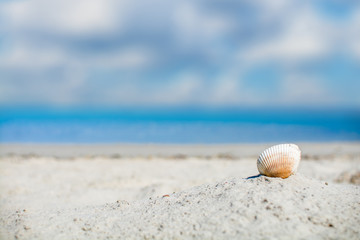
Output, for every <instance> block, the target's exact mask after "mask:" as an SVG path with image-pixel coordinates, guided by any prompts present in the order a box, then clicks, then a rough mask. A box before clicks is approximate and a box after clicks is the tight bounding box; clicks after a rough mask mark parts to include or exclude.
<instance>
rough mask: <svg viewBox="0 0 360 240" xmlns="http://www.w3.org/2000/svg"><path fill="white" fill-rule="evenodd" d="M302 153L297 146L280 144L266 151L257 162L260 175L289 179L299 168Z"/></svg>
mask: <svg viewBox="0 0 360 240" xmlns="http://www.w3.org/2000/svg"><path fill="white" fill-rule="evenodd" d="M300 159H301V151H300V149H299V147H298V146H297V145H295V144H279V145H275V146H272V147H270V148H268V149H266V150H265V151H264V152H263V153H262V154H260V156H259V158H258V160H257V168H258V170H259V172H260V174H262V175H265V176H268V177H281V178H287V177H289V176H290V175H291V174H294V173H295V172H296V170H297V168H298V166H299V163H300Z"/></svg>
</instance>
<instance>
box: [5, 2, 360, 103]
mask: <svg viewBox="0 0 360 240" xmlns="http://www.w3.org/2000/svg"><path fill="white" fill-rule="evenodd" d="M359 90H360V1H358V0H354V1H351V0H349V1H346V0H311V1H310V0H309V1H307V0H299V1H288V0H277V1H274V0H265V1H260V0H243V1H237V0H236V1H235V0H234V1H232V0H221V1H220V0H195V1H194V0H175V1H168V0H152V1H148V0H138V1H134V0H122V1H117V0H76V1H73V0H51V1H49V0H0V106H5V107H12V106H35V107H36V106H50V107H52V106H53V107H59V106H60V107H74V106H80V107H81V106H83V107H92V106H97V107H123V106H184V105H185V106H187V105H199V106H210V107H212V106H216V107H219V106H220V107H221V106H240V107H241V106H280V107H281V106H287V107H288V106H321V107H323V106H324V107H332V106H335V107H344V106H346V107H356V108H358V107H360V94H359Z"/></svg>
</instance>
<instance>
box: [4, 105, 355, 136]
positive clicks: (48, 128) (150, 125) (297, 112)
mask: <svg viewBox="0 0 360 240" xmlns="http://www.w3.org/2000/svg"><path fill="white" fill-rule="evenodd" d="M359 140H360V111H358V110H356V109H293V108H292V109H267V108H264V109H235V108H234V109H230V108H228V109H196V108H182V109H181V108H180V109H169V108H168V109H141V110H139V109H137V110H132V109H122V110H84V109H80V110H53V109H29V108H27V109H10V108H8V109H6V108H4V109H2V110H1V114H0V142H3V143H5V142H6V143H9V142H16V143H30V142H35V143H256V142H281V141H359Z"/></svg>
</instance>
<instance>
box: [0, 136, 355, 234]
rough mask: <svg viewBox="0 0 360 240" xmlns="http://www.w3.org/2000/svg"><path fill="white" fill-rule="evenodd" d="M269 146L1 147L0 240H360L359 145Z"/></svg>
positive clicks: (311, 144)
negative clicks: (275, 171)
mask: <svg viewBox="0 0 360 240" xmlns="http://www.w3.org/2000/svg"><path fill="white" fill-rule="evenodd" d="M270 145H271V144H259V145H208V146H192V145H188V146H186V145H182V146H181V145H178V146H173V145H96V146H86V145H82V146H70V145H61V146H54V145H46V146H43V145H42V146H39V145H1V153H0V236H1V239H359V238H360V231H359V225H360V187H359V186H360V185H359V184H360V176H359V175H360V174H359V173H360V164H359V163H360V143H332V144H315V143H298V145H299V146H300V148H301V149H302V150H303V159H302V161H301V163H300V167H299V171H298V173H297V174H296V175H294V176H291V177H290V178H288V179H278V178H268V177H264V176H259V177H252V178H248V177H250V176H254V175H257V174H258V172H257V169H256V158H257V155H258V154H259V153H260V152H261V151H262V150H263V149H264V148H265V147H267V146H270Z"/></svg>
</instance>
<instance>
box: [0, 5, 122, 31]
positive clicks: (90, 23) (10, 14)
mask: <svg viewBox="0 0 360 240" xmlns="http://www.w3.org/2000/svg"><path fill="white" fill-rule="evenodd" d="M114 7H115V8H116V7H117V6H116V4H114V2H113V1H112V0H77V1H70V0H54V1H46V0H31V1H14V2H8V3H5V4H2V11H1V12H2V14H3V15H4V16H5V18H6V19H7V20H8V24H9V26H8V27H9V28H15V29H17V30H20V31H27V30H37V31H46V32H53V33H56V34H64V33H65V34H74V35H79V34H89V33H96V34H99V33H104V32H107V31H109V30H111V29H113V28H114V27H115V26H118V25H119V22H116V20H117V18H116V17H117V16H119V15H117V14H119V10H121V9H122V8H119V9H114ZM124 10H125V9H124ZM120 15H121V14H120ZM12 30H14V29H10V31H12Z"/></svg>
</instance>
